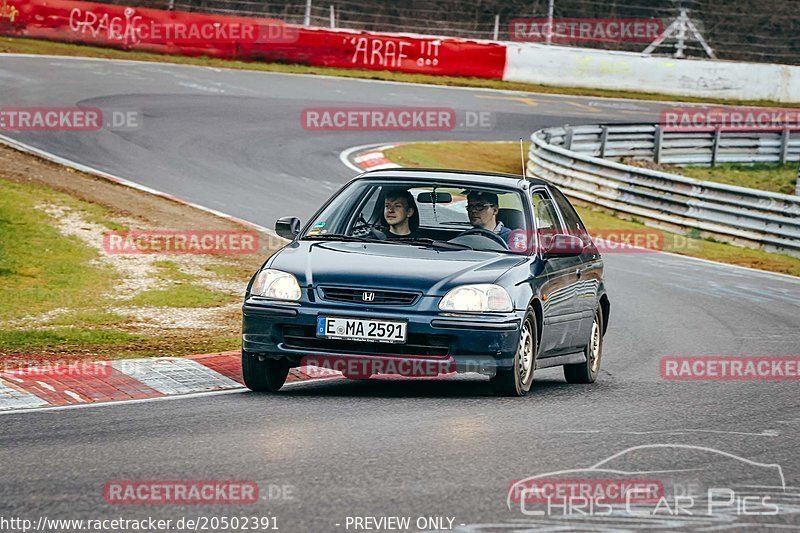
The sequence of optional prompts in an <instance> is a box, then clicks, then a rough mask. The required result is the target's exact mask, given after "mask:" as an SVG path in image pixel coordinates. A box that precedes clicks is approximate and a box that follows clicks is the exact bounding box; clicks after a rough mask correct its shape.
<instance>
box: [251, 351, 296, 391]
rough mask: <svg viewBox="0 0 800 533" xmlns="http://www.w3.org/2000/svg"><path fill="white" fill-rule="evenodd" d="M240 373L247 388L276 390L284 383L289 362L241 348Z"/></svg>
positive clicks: (287, 373)
mask: <svg viewBox="0 0 800 533" xmlns="http://www.w3.org/2000/svg"><path fill="white" fill-rule="evenodd" d="M242 375H243V376H244V384H245V385H247V388H248V389H250V390H253V391H256V392H278V391H279V390H280V388H281V387H283V384H284V383H286V376H288V375H289V363H288V361H285V360H283V359H270V358H268V357H265V356H263V355H257V354H252V353H249V352H245V351H244V350H242Z"/></svg>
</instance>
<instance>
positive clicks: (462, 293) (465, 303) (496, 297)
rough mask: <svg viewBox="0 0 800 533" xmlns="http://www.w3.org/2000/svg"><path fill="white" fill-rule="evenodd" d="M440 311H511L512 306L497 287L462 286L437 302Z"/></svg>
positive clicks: (484, 284) (509, 300)
mask: <svg viewBox="0 0 800 533" xmlns="http://www.w3.org/2000/svg"><path fill="white" fill-rule="evenodd" d="M439 309H441V310H442V311H512V310H513V309H514V304H512V303H511V297H510V296H509V295H508V292H506V290H505V289H504V288H503V287H501V286H499V285H492V284H490V283H482V284H479V285H462V286H461V287H456V288H455V289H453V290H451V291H450V292H448V293H447V294H446V295H445V297H444V298H442V301H441V302H439Z"/></svg>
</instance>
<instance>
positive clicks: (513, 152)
mask: <svg viewBox="0 0 800 533" xmlns="http://www.w3.org/2000/svg"><path fill="white" fill-rule="evenodd" d="M527 150H528V147H527V146H526V147H525V153H527ZM385 156H386V158H387V159H389V160H390V161H393V162H395V163H397V164H399V165H402V166H406V167H432V168H452V169H460V170H480V171H486V172H505V173H509V174H519V173H520V171H521V168H520V166H521V163H520V158H519V144H518V143H516V142H494V143H488V142H440V143H412V144H405V145H400V146H396V147H394V148H390V149H389V150H387V151H386V152H385ZM575 207H576V208H577V210H578V212H579V213H580V215H581V218H582V219H583V221H584V223H586V225H587V226H588V228H589V230H590V231H592V230H594V231H595V232H596V231H598V230H602V231H615V230H621V231H625V230H632V231H637V230H642V229H643V228H645V227H646V226H645V225H644V224H642V223H641V222H638V221H636V220H625V219H622V218H619V217H618V216H617V215H618V214H617V213H613V212H610V211H606V210H601V209H597V208H594V207H589V206H582V205H576V206H575ZM664 250H665V251H668V252H674V253H678V254H682V255H688V256H691V257H697V258H700V259H708V260H711V261H718V262H721V263H728V264H732V265H740V266H746V267H751V268H758V269H760V270H767V271H770V272H779V273H782V274H790V275H793V276H800V259H798V258H795V257H791V256H788V255H782V254H772V253H768V252H764V251H761V250H751V249H749V248H739V247H737V246H732V245H729V244H724V243H720V242H715V241H712V240H707V239H696V238H691V237H688V238H687V237H685V236H682V235H676V234H674V233H669V232H664Z"/></svg>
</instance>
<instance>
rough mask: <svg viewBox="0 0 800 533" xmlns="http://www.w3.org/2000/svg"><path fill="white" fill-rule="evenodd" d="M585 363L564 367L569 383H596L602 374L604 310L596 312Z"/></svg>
mask: <svg viewBox="0 0 800 533" xmlns="http://www.w3.org/2000/svg"><path fill="white" fill-rule="evenodd" d="M583 353H584V354H585V355H586V362H585V363H578V364H575V365H564V378H565V379H566V380H567V383H594V382H595V380H596V379H597V374H599V373H600V358H601V357H602V356H603V310H602V309H601V308H600V307H598V308H597V310H596V311H595V312H594V321H593V322H592V335H591V337H589V344H587V345H586V348H584V351H583Z"/></svg>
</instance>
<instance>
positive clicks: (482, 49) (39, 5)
mask: <svg viewBox="0 0 800 533" xmlns="http://www.w3.org/2000/svg"><path fill="white" fill-rule="evenodd" d="M0 2H5V4H4V5H5V8H4V9H3V11H2V13H3V16H2V17H0V34H4V35H17V36H24V37H32V38H39V39H49V40H54V41H64V42H75V43H82V44H93V45H99V46H111V47H116V48H123V49H133V50H141V51H148V52H156V53H169V54H181V55H188V56H198V55H204V56H210V57H217V58H226V59H243V60H248V61H270V62H284V63H299V64H305V65H314V66H326V67H339V68H363V69H372V70H391V71H396V72H409V73H424V74H435V75H441V76H471V77H480V78H494V79H500V78H501V77H502V76H503V70H504V67H505V58H506V51H505V46H503V45H500V44H496V43H490V42H476V41H469V40H464V39H455V38H440V37H425V36H421V35H407V34H391V35H390V34H377V33H370V32H359V31H351V30H326V29H321V28H306V27H301V26H291V25H286V24H284V23H283V22H281V21H278V20H274V19H264V18H248V17H233V16H226V15H211V14H204V13H184V12H178V11H162V10H158V9H146V8H133V7H127V6H117V5H110V4H97V3H90V2H75V1H71V0H0ZM220 27H221V28H224V29H227V30H228V31H227V32H223V33H217V32H214V31H212V30H213V28H220ZM192 36H194V38H193V37H192ZM465 58H468V59H465Z"/></svg>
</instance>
